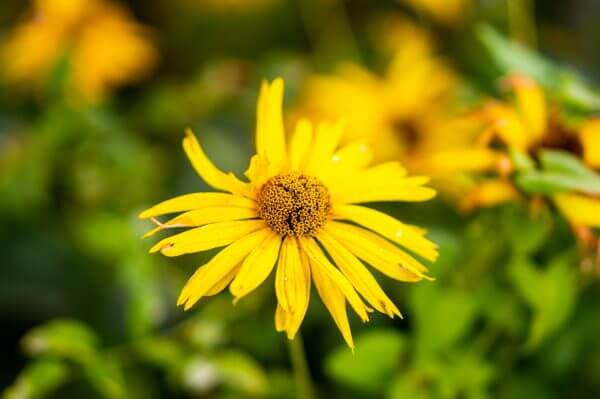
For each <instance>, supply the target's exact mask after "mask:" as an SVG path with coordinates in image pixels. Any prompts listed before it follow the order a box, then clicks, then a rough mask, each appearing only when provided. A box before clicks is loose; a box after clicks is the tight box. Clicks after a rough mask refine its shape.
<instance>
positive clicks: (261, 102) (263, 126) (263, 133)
mask: <svg viewBox="0 0 600 399" xmlns="http://www.w3.org/2000/svg"><path fill="white" fill-rule="evenodd" d="M282 108H283V79H281V78H277V79H275V80H274V81H273V82H272V83H271V84H270V85H269V83H267V82H266V81H263V83H262V86H261V89H260V94H259V96H258V104H257V107H256V152H257V153H258V155H260V156H262V157H264V158H265V159H266V160H267V161H268V162H269V163H270V164H272V165H274V167H276V168H281V167H283V165H284V163H285V161H286V158H287V155H286V149H285V137H284V130H283V109H282Z"/></svg>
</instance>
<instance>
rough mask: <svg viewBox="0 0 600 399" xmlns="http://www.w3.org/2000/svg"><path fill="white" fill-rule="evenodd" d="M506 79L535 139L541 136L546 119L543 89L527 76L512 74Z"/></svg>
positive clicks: (544, 131) (544, 130)
mask: <svg viewBox="0 0 600 399" xmlns="http://www.w3.org/2000/svg"><path fill="white" fill-rule="evenodd" d="M507 81H508V84H509V85H510V86H512V88H513V89H514V91H515V95H516V97H517V105H518V107H519V110H520V111H521V115H522V117H523V120H524V121H525V123H526V124H527V126H528V127H529V130H530V131H531V133H532V134H533V136H534V137H535V139H536V140H538V139H540V138H542V137H543V136H544V134H545V133H546V125H547V120H548V117H547V111H546V99H545V98H544V91H543V90H542V88H541V87H540V86H538V85H537V84H536V83H535V82H534V81H533V80H531V79H530V78H528V77H527V76H523V75H512V76H510V77H509V78H508V80H507Z"/></svg>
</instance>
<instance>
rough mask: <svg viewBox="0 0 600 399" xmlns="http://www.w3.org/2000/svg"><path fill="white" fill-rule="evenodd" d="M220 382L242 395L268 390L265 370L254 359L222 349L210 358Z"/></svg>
mask: <svg viewBox="0 0 600 399" xmlns="http://www.w3.org/2000/svg"><path fill="white" fill-rule="evenodd" d="M212 360H213V361H214V364H215V368H216V372H217V374H218V376H219V378H220V380H221V382H222V384H223V385H224V386H225V387H227V388H228V389H230V390H232V391H234V392H237V393H239V394H241V395H244V396H252V397H254V396H262V395H264V394H265V393H266V392H267V390H268V380H267V376H266V374H265V371H264V370H263V369H262V367H261V366H260V364H259V363H257V362H256V360H254V359H252V358H251V357H249V356H248V355H246V354H245V353H242V352H237V351H232V350H228V351H224V352H220V353H218V354H217V355H215V356H214V358H213V359H212Z"/></svg>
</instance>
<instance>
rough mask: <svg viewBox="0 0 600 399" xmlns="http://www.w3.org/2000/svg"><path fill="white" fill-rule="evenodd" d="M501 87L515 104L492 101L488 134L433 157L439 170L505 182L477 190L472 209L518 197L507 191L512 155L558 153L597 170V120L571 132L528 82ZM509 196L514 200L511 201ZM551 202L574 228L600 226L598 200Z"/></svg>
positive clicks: (577, 197)
mask: <svg viewBox="0 0 600 399" xmlns="http://www.w3.org/2000/svg"><path fill="white" fill-rule="evenodd" d="M505 83H506V85H507V87H509V88H511V89H512V90H513V91H514V100H513V101H507V102H501V101H496V100H493V101H489V102H488V103H487V104H485V105H484V106H483V107H482V109H481V114H482V116H483V118H484V119H486V120H487V121H488V129H487V130H485V131H484V132H483V133H482V134H480V135H479V137H477V138H476V139H475V140H473V141H471V143H470V145H468V146H466V147H458V148H453V149H447V150H441V151H439V152H438V153H436V154H435V155H434V156H433V157H432V158H433V162H432V163H433V164H434V165H435V166H436V168H437V169H446V170H450V171H453V172H469V173H477V172H481V173H482V174H484V175H486V174H489V173H490V172H491V173H496V174H499V175H500V177H501V178H503V180H502V181H500V180H498V181H497V182H496V183H493V184H494V186H495V189H494V190H489V187H488V188H484V187H482V186H477V185H475V186H474V188H473V192H472V193H471V194H467V197H466V198H467V199H468V200H469V201H470V206H482V205H483V206H485V205H495V204H497V203H500V202H503V201H506V200H509V199H514V198H516V197H517V196H518V193H517V190H516V189H514V188H513V189H512V190H511V189H509V188H508V186H509V180H508V177H509V176H510V175H511V173H512V172H513V166H512V162H511V161H510V158H509V156H508V151H509V150H511V149H512V150H518V151H521V152H524V153H529V154H531V155H533V156H534V157H535V156H536V154H538V153H539V151H540V150H543V149H558V150H563V151H568V152H571V153H573V154H575V155H576V156H578V157H581V158H582V161H583V162H584V163H586V164H587V165H588V166H589V167H591V168H598V167H599V166H600V120H598V119H590V120H588V121H587V122H585V123H584V124H583V125H582V126H581V128H580V129H579V130H576V129H572V128H569V127H568V126H566V124H565V123H563V122H562V121H561V119H560V117H559V115H558V112H556V111H555V110H553V109H550V108H549V107H548V102H547V99H546V96H545V93H544V91H543V90H542V88H541V87H540V86H539V85H537V84H536V83H535V82H534V81H533V80H531V79H530V78H529V77H527V76H524V75H519V74H513V75H511V76H509V77H508V78H507V79H506V80H505ZM467 154H470V155H467ZM467 157H468V160H467V159H466V158H467ZM486 179H487V180H486V183H482V184H483V185H484V186H485V185H489V184H490V183H489V179H490V178H489V177H487V178H486ZM492 181H493V180H492ZM502 187H504V188H502ZM482 190H485V191H486V192H487V193H488V195H486V196H484V199H485V200H483V199H482V197H481V192H482ZM511 191H512V194H513V195H509V194H510V193H511ZM553 201H554V202H555V204H556V205H557V207H558V208H559V209H560V210H561V212H562V213H563V215H564V216H565V217H566V218H567V219H569V220H570V221H571V222H572V223H574V224H576V225H583V226H600V217H599V216H600V199H599V198H596V197H593V196H590V195H586V194H585V193H577V192H567V193H561V194H557V195H554V196H553Z"/></svg>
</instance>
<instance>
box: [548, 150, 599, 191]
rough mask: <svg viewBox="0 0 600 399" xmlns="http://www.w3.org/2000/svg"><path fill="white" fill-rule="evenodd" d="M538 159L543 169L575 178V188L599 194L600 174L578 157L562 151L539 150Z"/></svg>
mask: <svg viewBox="0 0 600 399" xmlns="http://www.w3.org/2000/svg"><path fill="white" fill-rule="evenodd" d="M539 156H540V161H541V163H542V166H543V168H544V170H545V171H548V172H556V173H563V174H565V175H568V176H571V177H572V178H573V179H574V180H575V185H574V188H573V189H575V190H579V191H583V192H586V193H588V194H600V175H598V173H596V172H594V171H593V170H591V169H589V168H588V167H587V166H585V165H584V164H583V163H582V162H581V161H580V160H579V158H577V157H575V156H574V155H572V154H570V153H567V152H564V151H550V150H544V151H540V155H539Z"/></svg>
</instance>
